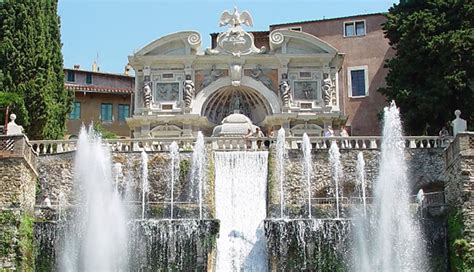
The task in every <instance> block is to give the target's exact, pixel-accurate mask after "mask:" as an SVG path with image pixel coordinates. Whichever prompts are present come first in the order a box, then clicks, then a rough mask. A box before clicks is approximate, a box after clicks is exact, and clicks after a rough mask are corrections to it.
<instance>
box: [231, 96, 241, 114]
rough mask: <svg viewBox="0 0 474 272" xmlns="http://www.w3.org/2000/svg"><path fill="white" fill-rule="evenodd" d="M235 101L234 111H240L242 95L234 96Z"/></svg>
mask: <svg viewBox="0 0 474 272" xmlns="http://www.w3.org/2000/svg"><path fill="white" fill-rule="evenodd" d="M233 100H234V101H233V102H232V109H233V110H234V111H236V110H237V111H240V94H236V95H235V96H234V99H233Z"/></svg>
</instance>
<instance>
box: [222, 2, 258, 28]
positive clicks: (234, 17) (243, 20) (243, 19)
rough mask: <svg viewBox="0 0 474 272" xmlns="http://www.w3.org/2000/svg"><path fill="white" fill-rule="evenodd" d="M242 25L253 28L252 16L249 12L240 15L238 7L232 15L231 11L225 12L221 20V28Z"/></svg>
mask: <svg viewBox="0 0 474 272" xmlns="http://www.w3.org/2000/svg"><path fill="white" fill-rule="evenodd" d="M240 24H244V25H248V26H253V20H252V16H250V13H248V12H247V11H243V12H242V13H239V12H238V11H237V7H234V12H232V14H230V13H229V11H227V10H224V12H222V15H221V19H220V20H219V26H225V25H230V26H231V27H236V26H240Z"/></svg>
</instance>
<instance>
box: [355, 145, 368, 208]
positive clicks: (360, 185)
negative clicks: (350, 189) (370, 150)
mask: <svg viewBox="0 0 474 272" xmlns="http://www.w3.org/2000/svg"><path fill="white" fill-rule="evenodd" d="M356 177H357V178H356V181H357V191H358V193H359V197H360V198H361V199H362V207H363V208H364V214H367V196H366V187H367V185H366V181H365V178H366V177H365V161H364V154H362V152H359V153H358V154H357V165H356Z"/></svg>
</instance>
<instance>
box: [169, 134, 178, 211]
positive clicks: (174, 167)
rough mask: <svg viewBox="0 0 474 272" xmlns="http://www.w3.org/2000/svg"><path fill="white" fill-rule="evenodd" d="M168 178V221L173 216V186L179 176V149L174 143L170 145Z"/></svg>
mask: <svg viewBox="0 0 474 272" xmlns="http://www.w3.org/2000/svg"><path fill="white" fill-rule="evenodd" d="M170 156H171V164H170V176H169V186H170V219H173V215H174V210H173V209H174V185H175V183H176V180H177V176H178V174H179V147H178V144H177V143H176V142H172V143H171V145H170Z"/></svg>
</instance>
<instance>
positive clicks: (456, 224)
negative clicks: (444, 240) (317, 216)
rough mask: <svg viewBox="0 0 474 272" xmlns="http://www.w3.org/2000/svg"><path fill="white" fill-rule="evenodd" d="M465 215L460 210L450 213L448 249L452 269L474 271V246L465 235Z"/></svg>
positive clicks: (460, 271) (463, 271)
mask: <svg viewBox="0 0 474 272" xmlns="http://www.w3.org/2000/svg"><path fill="white" fill-rule="evenodd" d="M463 222H464V221H463V217H462V214H461V212H460V211H459V210H457V209H452V210H451V211H450V212H449V214H448V249H449V263H450V268H451V271H454V272H457V271H459V272H471V271H474V247H473V246H472V245H471V244H469V242H467V241H466V239H465V237H464V223H463Z"/></svg>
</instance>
